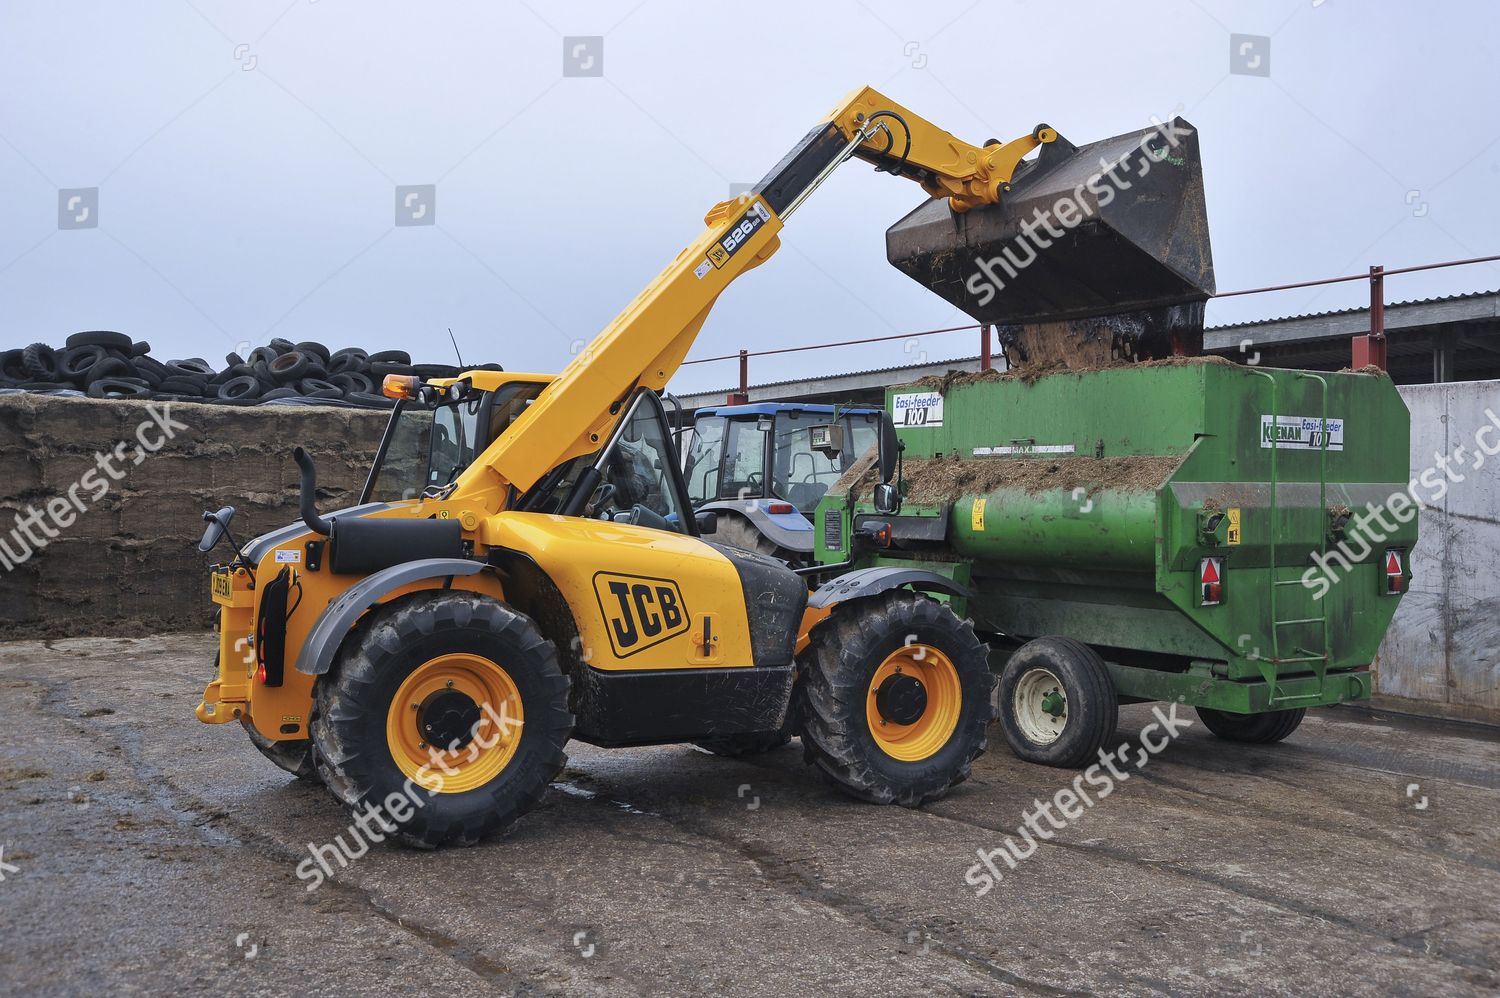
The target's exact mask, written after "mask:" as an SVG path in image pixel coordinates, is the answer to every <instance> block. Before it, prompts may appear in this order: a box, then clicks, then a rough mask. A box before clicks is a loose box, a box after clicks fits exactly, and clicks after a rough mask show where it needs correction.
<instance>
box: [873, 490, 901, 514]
mask: <svg viewBox="0 0 1500 998" xmlns="http://www.w3.org/2000/svg"><path fill="white" fill-rule="evenodd" d="M875 512H877V513H879V514H880V515H882V516H895V515H896V514H897V513H899V512H901V490H900V489H898V488H897V487H896V486H895V485H893V484H891V483H890V482H881V483H879V484H878V485H876V486H875Z"/></svg>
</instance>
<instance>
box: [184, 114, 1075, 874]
mask: <svg viewBox="0 0 1500 998" xmlns="http://www.w3.org/2000/svg"><path fill="white" fill-rule="evenodd" d="M1055 139H1056V133H1055V132H1053V131H1052V130H1051V129H1050V128H1048V127H1046V126H1038V128H1037V129H1036V130H1035V131H1033V132H1032V133H1031V134H1029V135H1025V136H1023V137H1021V138H1019V139H1016V140H1014V141H1011V142H1006V143H1003V144H1002V143H998V142H992V143H990V144H987V145H985V146H983V147H981V146H975V145H971V144H969V143H967V142H963V141H961V140H959V139H957V138H955V137H954V136H952V135H950V134H949V133H947V132H945V131H942V130H941V129H939V128H937V127H935V126H934V125H932V124H930V123H929V122H927V121H924V120H923V119H921V118H919V117H917V116H916V115H914V114H912V113H911V112H909V111H907V110H906V109H905V108H903V107H901V106H899V105H897V104H895V103H894V102H892V101H890V100H888V99H887V98H885V97H884V96H882V95H880V94H878V93H876V92H875V91H874V90H871V89H868V88H866V89H862V90H859V91H856V92H855V93H854V94H852V95H851V96H849V97H848V98H847V99H845V100H844V101H843V102H842V103H841V104H840V105H839V106H838V108H836V109H835V110H834V112H833V113H832V114H831V115H830V116H829V117H828V118H826V119H825V120H824V121H823V122H821V123H820V124H818V125H817V126H816V127H815V128H813V129H812V131H811V132H809V133H808V134H807V136H806V137H805V138H803V139H802V141H800V142H799V143H798V144H797V145H796V146H795V147H794V148H793V149H792V151H791V152H790V153H789V154H788V155H787V156H786V158H785V159H783V160H782V161H781V162H780V163H778V164H777V165H776V166H775V167H774V168H773V169H772V170H771V172H770V173H769V174H768V175H767V176H766V177H765V179H764V180H762V181H761V182H760V183H759V184H758V185H757V186H756V187H755V188H754V190H753V191H752V192H751V193H750V194H748V195H745V196H742V197H739V198H736V199H734V200H729V201H724V202H721V203H719V204H717V205H715V206H714V207H713V208H712V209H711V210H710V211H709V212H708V214H707V216H706V220H705V221H706V223H707V227H706V229H705V230H704V231H703V233H702V234H701V235H700V236H699V237H698V238H697V239H695V240H694V241H693V242H692V243H691V244H690V245H689V246H688V247H687V248H686V249H684V250H683V251H682V252H681V253H679V254H678V255H677V257H676V258H675V259H674V260H673V261H672V262H671V263H670V264H668V266H667V267H666V269H665V270H663V271H662V272H661V274H660V275H659V276H658V277H657V278H656V279H655V280H654V281H652V282H651V284H650V285H649V286H648V287H646V288H645V289H644V290H643V291H642V292H641V293H640V294H639V295H638V296H637V297H636V299H635V300H634V301H632V302H631V303H630V304H629V305H628V306H627V307H626V308H625V310H624V311H623V312H621V313H620V314H619V316H617V317H616V318H615V319H614V320H613V321H612V322H611V323H610V324H609V325H608V326H607V327H606V328H605V329H604V330H603V331H602V332H601V333H600V334H599V335H598V336H597V338H596V339H595V340H594V341H593V343H592V344H591V345H590V346H589V347H588V348H587V349H586V350H584V351H583V352H582V353H581V354H580V355H579V356H578V357H576V358H575V359H574V360H573V361H572V362H571V363H570V364H569V365H568V366H567V367H566V368H565V369H564V370H563V371H562V373H561V374H559V375H557V376H555V377H554V376H550V375H539V374H520V373H515V372H500V371H471V372H468V373H465V374H463V375H462V376H460V377H457V378H451V379H437V380H432V381H427V382H425V383H424V382H422V381H420V380H419V379H417V378H409V377H400V376H391V377H388V378H387V379H386V381H385V384H384V391H385V393H386V394H387V395H389V396H392V397H394V398H396V399H398V400H399V401H398V405H397V408H396V410H395V412H394V414H393V415H392V417H391V421H390V425H389V428H388V429H387V431H386V434H385V437H384V439H383V441H382V443H381V445H380V450H379V453H378V456H377V458H376V460H375V463H374V467H373V468H372V469H371V472H370V475H369V480H368V482H367V484H366V486H365V490H364V495H363V497H362V501H361V503H360V504H359V505H357V506H354V507H352V508H349V509H345V510H341V511H338V512H335V513H329V514H327V515H324V514H321V513H320V512H319V511H318V510H317V508H316V503H315V499H316V494H317V493H316V479H315V472H314V468H313V466H312V463H311V461H310V460H309V459H308V457H307V456H306V455H305V454H304V453H303V452H302V451H301V450H300V449H299V450H298V451H296V453H295V459H296V462H297V464H298V466H299V468H300V471H301V487H302V522H301V523H297V524H292V525H290V526H287V527H284V528H281V529H279V530H275V531H272V532H271V533H268V534H265V535H263V536H260V537H257V538H255V539H254V540H252V541H251V542H249V543H248V544H246V545H244V546H243V547H242V548H241V547H237V546H236V545H235V544H234V542H233V540H232V539H230V540H229V543H230V546H231V547H232V548H234V555H233V557H232V558H231V559H230V560H229V561H228V563H226V564H221V565H215V566H214V567H213V568H212V570H211V577H210V583H211V591H212V598H213V600H214V602H215V603H216V604H218V607H219V612H220V622H219V627H220V644H219V661H218V673H219V674H218V678H217V679H216V680H215V681H214V682H212V683H210V684H209V686H208V688H207V690H206V691H205V693H204V697H203V702H202V703H201V704H200V705H199V706H198V708H197V716H198V718H199V720H201V721H204V722H207V723H210V724H225V723H231V722H238V723H239V724H241V725H242V726H243V727H244V728H245V729H246V731H247V732H248V734H249V735H250V738H251V741H252V742H253V743H254V744H255V745H256V747H257V748H258V749H259V750H260V751H261V752H262V753H264V754H265V755H266V756H268V757H269V758H270V759H271V760H272V761H273V762H275V763H276V764H277V765H279V766H281V767H282V768H284V769H286V770H288V771H290V772H293V773H295V774H297V775H298V776H302V777H306V778H309V779H311V778H316V779H320V780H321V781H322V782H323V783H324V784H325V785H326V786H327V787H328V789H329V790H330V791H332V793H333V794H334V796H335V797H337V798H338V799H339V800H340V801H342V802H343V803H344V804H345V805H346V806H347V807H348V808H349V809H350V810H351V811H353V812H355V813H356V814H362V813H365V812H367V811H368V810H369V809H370V808H372V807H373V808H377V809H378V808H382V807H388V805H389V802H391V801H393V800H395V799H397V796H396V795H405V796H406V797H407V798H408V799H409V800H410V801H411V802H412V804H411V805H409V806H406V807H401V808H391V809H390V811H389V813H387V815H386V817H387V819H394V823H395V824H396V825H398V826H399V831H398V832H397V833H396V837H398V838H399V839H401V840H402V841H405V842H407V843H410V844H413V845H417V846H424V847H436V846H441V845H446V844H472V843H474V842H477V841H479V840H480V839H481V838H483V837H485V836H487V835H490V834H492V833H495V832H498V831H499V830H501V829H503V828H505V827H506V826H508V825H509V824H511V823H512V822H514V821H515V820H516V819H517V818H518V817H519V816H520V815H522V814H523V813H525V812H526V811H527V810H529V809H530V808H532V807H534V806H535V805H536V804H537V802H538V801H539V800H540V799H541V797H542V795H543V794H544V793H545V792H546V790H547V787H548V785H549V783H550V782H551V781H552V780H553V779H554V778H555V777H556V776H557V774H558V772H559V771H560V770H561V769H562V767H563V764H564V761H565V756H564V754H563V749H564V746H565V744H566V743H567V741H568V740H569V738H578V739H581V740H583V741H587V742H590V743H593V744H595V745H602V746H626V745H649V744H661V743H672V742H697V743H699V744H701V745H704V746H706V747H708V748H710V749H711V750H713V751H716V752H721V753H740V752H750V751H757V750H763V749H766V748H769V747H774V746H776V745H780V744H783V743H785V742H786V741H787V740H788V739H789V738H790V737H791V735H792V734H797V735H800V736H801V738H802V743H803V747H804V752H805V755H806V758H807V760H808V761H809V762H810V763H811V764H813V765H815V766H816V767H817V768H818V769H819V770H820V771H821V772H822V774H823V775H824V776H825V777H827V778H828V780H829V781H830V782H831V783H833V784H834V785H835V786H836V787H838V788H839V789H841V790H843V791H844V792H846V793H849V794H851V795H853V796H855V797H858V798H861V799H864V800H868V801H873V802H879V803H896V804H901V805H905V806H917V805H919V804H921V803H923V802H925V801H929V800H932V799H935V798H937V797H940V796H941V795H943V794H944V793H945V792H947V790H948V789H949V788H950V787H952V786H954V785H955V784H957V783H959V782H961V781H962V780H964V779H965V778H966V777H967V776H968V774H969V771H970V764H971V763H972V761H973V760H974V758H975V757H976V756H977V755H979V754H980V753H981V752H982V751H984V749H985V745H986V728H987V726H988V724H989V723H990V721H991V720H992V719H993V716H994V711H993V707H992V702H991V701H992V690H993V684H994V680H993V678H992V676H991V673H990V671H989V670H988V668H987V665H986V649H985V647H984V645H982V644H981V643H980V642H979V640H978V639H977V638H976V637H975V634H974V631H973V629H972V627H971V625H970V624H969V623H967V622H965V621H961V620H960V619H959V618H958V617H957V616H955V615H954V613H953V612H952V611H951V610H950V609H949V608H948V606H947V605H946V604H945V603H943V602H941V601H939V600H937V599H934V598H932V597H931V596H930V595H929V594H931V593H938V594H961V592H962V590H961V587H958V586H956V585H955V583H954V582H953V581H952V580H951V579H950V578H947V577H945V576H942V575H939V574H935V573H930V572H925V571H922V570H921V569H920V568H912V567H902V568H897V569H866V570H864V571H862V572H859V573H854V574H853V575H851V576H850V577H848V578H846V579H840V578H833V579H831V580H830V583H831V584H828V585H824V586H822V587H820V588H819V589H818V590H817V592H816V593H814V594H813V595H812V597H811V598H810V597H809V592H808V585H807V581H806V579H807V576H805V575H803V574H798V573H797V572H795V571H793V570H792V569H789V568H788V567H786V566H785V565H783V564H782V563H780V562H778V561H776V560H773V559H771V558H768V557H765V556H763V555H758V554H754V553H747V552H744V551H740V550H737V549H735V548H732V547H728V546H725V545H719V544H714V543H711V542H709V541H706V540H703V539H702V536H701V535H704V534H711V533H712V531H713V527H714V518H713V517H712V516H711V515H710V516H703V517H697V516H695V515H694V514H693V511H692V507H691V505H690V502H689V498H688V495H687V492H686V489H685V488H684V483H683V478H682V472H681V467H682V466H681V462H680V459H679V455H678V454H677V453H676V450H675V447H674V444H673V440H672V437H671V434H670V432H669V430H668V427H667V423H666V420H665V416H664V413H663V410H662V405H661V402H660V401H659V399H658V397H657V393H658V392H660V391H662V390H663V389H664V387H665V386H666V384H667V381H668V379H669V378H671V377H672V375H673V374H674V373H675V372H676V371H677V369H678V366H679V365H680V364H681V363H682V361H683V359H684V357H685V355H686V354H687V352H688V349H689V347H690V346H691V345H692V343H693V341H694V339H695V337H696V336H697V335H698V331H699V330H700V329H701V328H702V326H703V323H704V321H705V320H706V319H707V317H708V313H709V310H710V309H711V308H712V306H713V304H714V302H715V301H716V300H717V298H718V297H719V295H720V294H721V293H722V292H723V291H724V289H725V288H726V287H727V286H728V285H729V283H730V282H731V281H733V280H734V279H735V278H737V277H739V276H740V275H741V274H743V273H744V272H746V271H748V270H750V269H752V268H754V267H756V266H759V265H760V264H762V263H764V262H765V261H766V260H767V259H769V258H770V256H771V254H773V253H774V252H775V251H776V249H777V248H778V246H779V245H780V232H781V229H782V226H783V225H784V224H785V222H786V220H787V219H788V218H789V217H790V216H791V214H792V213H793V212H794V211H795V210H796V209H797V207H798V206H799V205H801V204H802V202H803V201H804V200H805V199H806V198H807V197H808V195H810V194H811V193H812V192H813V191H814V190H815V189H816V188H817V187H818V186H819V185H820V184H821V183H822V182H823V181H824V180H826V179H827V178H828V176H829V175H830V174H831V173H832V172H833V170H834V169H835V168H836V167H838V166H839V165H840V164H841V163H843V162H844V161H845V160H847V159H849V158H851V157H857V158H860V159H863V160H865V161H867V162H870V163H873V164H874V165H875V166H876V168H877V169H880V170H884V171H886V172H890V173H894V174H897V175H900V176H905V177H908V178H910V179H913V180H916V181H917V182H918V183H919V184H920V185H921V186H922V187H923V189H924V190H926V191H927V193H928V194H929V195H931V196H932V197H934V198H944V199H946V200H947V202H948V206H949V208H950V210H951V212H952V213H953V214H954V218H955V225H958V224H959V223H961V222H962V213H964V212H967V211H969V210H971V209H974V208H982V207H983V206H987V205H997V204H998V203H999V202H1000V199H1001V197H1002V194H1003V192H1004V191H1005V190H1006V189H1007V184H1008V182H1009V181H1010V180H1011V177H1012V174H1013V173H1014V172H1015V171H1016V170H1017V167H1018V164H1021V161H1022V158H1023V157H1024V156H1025V155H1026V154H1027V153H1028V152H1030V151H1031V150H1033V149H1036V148H1037V147H1039V146H1043V145H1045V144H1047V143H1050V142H1053V141H1054V140H1055ZM1023 277H1024V275H1023ZM1017 283H1018V284H1022V285H1024V280H1022V281H1018V282H1017ZM1054 290H1055V289H1054ZM884 425H885V426H886V427H887V432H885V433H883V434H882V435H881V436H882V442H883V446H882V447H881V458H880V463H881V469H880V473H881V476H882V480H883V481H885V482H889V481H890V479H891V477H892V475H893V473H894V465H895V460H896V447H897V444H896V440H895V434H894V431H893V430H890V429H889V427H890V424H889V421H885V424H884ZM232 517H233V509H232V508H229V507H225V508H224V509H221V510H219V511H218V512H217V513H212V514H205V519H206V520H207V521H208V528H207V530H206V531H205V534H204V537H203V540H202V542H201V544H200V549H201V550H204V551H207V550H210V549H212V548H213V547H214V546H215V545H216V544H217V543H219V542H220V540H222V539H225V538H226V537H228V531H229V525H230V521H231V519H232ZM837 568H838V566H832V571H830V567H829V566H824V567H822V568H820V569H817V571H821V572H823V573H824V577H827V576H828V575H830V574H831V575H834V576H836V575H837Z"/></svg>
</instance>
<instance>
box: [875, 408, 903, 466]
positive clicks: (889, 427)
mask: <svg viewBox="0 0 1500 998" xmlns="http://www.w3.org/2000/svg"><path fill="white" fill-rule="evenodd" d="M900 453H901V441H900V440H898V439H897V438H896V424H895V423H893V422H891V417H890V414H889V413H882V414H881V416H880V480H881V481H882V482H889V481H890V480H891V479H892V478H895V477H896V458H897V456H898V455H899V454H900Z"/></svg>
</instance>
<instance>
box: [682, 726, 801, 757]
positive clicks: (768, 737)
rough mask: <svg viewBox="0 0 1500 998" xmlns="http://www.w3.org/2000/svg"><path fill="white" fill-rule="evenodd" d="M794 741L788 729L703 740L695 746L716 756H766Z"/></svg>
mask: <svg viewBox="0 0 1500 998" xmlns="http://www.w3.org/2000/svg"><path fill="white" fill-rule="evenodd" d="M791 740H792V732H791V730H790V729H788V728H783V729H782V730H780V731H755V732H750V733H748V734H743V735H721V736H720V737H718V738H701V739H699V740H698V741H696V742H694V743H693V744H694V745H696V746H698V747H699V748H701V749H706V750H707V751H709V752H712V753H713V754H714V755H722V756H728V757H731V758H733V757H735V756H742V755H764V754H765V753H767V752H774V751H776V750H777V749H779V748H781V747H782V746H783V745H785V744H787V743H788V742H790V741H791Z"/></svg>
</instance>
